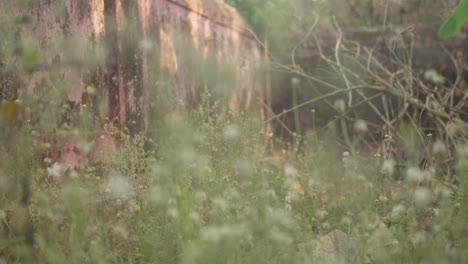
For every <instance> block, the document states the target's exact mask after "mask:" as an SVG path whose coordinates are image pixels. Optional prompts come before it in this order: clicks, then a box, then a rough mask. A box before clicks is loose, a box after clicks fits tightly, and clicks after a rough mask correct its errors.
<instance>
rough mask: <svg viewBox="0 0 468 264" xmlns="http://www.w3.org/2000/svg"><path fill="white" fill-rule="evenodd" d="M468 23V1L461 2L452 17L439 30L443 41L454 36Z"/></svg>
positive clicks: (462, 0)
mask: <svg viewBox="0 0 468 264" xmlns="http://www.w3.org/2000/svg"><path fill="white" fill-rule="evenodd" d="M467 21H468V0H461V1H460V3H459V4H458V6H457V7H456V8H455V10H454V11H453V13H452V14H451V15H450V17H449V18H448V19H447V20H446V21H445V23H444V24H443V25H442V27H441V28H440V29H439V33H438V34H439V36H440V37H441V38H443V39H446V38H449V37H451V36H453V35H454V34H455V33H456V32H457V31H458V30H459V29H460V28H461V27H462V26H463V25H464V24H465V22H467Z"/></svg>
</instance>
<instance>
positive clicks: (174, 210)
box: [167, 207, 179, 219]
mask: <svg viewBox="0 0 468 264" xmlns="http://www.w3.org/2000/svg"><path fill="white" fill-rule="evenodd" d="M167 215H168V216H169V217H171V218H173V219H177V218H179V210H177V208H175V207H171V208H169V209H167Z"/></svg>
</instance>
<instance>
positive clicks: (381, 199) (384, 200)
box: [379, 195, 388, 203]
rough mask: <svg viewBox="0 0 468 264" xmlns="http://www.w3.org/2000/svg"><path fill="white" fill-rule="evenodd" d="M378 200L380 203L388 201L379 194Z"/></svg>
mask: <svg viewBox="0 0 468 264" xmlns="http://www.w3.org/2000/svg"><path fill="white" fill-rule="evenodd" d="M379 201H380V202H382V203H386V202H388V198H387V196H385V195H380V196H379Z"/></svg>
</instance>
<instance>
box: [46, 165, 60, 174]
mask: <svg viewBox="0 0 468 264" xmlns="http://www.w3.org/2000/svg"><path fill="white" fill-rule="evenodd" d="M62 171H63V167H62V165H60V164H59V163H54V164H53V165H52V167H49V168H47V173H48V174H49V175H50V176H53V177H60V176H61V175H62Z"/></svg>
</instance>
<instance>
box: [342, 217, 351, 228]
mask: <svg viewBox="0 0 468 264" xmlns="http://www.w3.org/2000/svg"><path fill="white" fill-rule="evenodd" d="M352 222H353V219H351V217H349V216H345V217H343V218H341V223H342V224H344V225H348V226H349V225H351V223H352Z"/></svg>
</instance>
